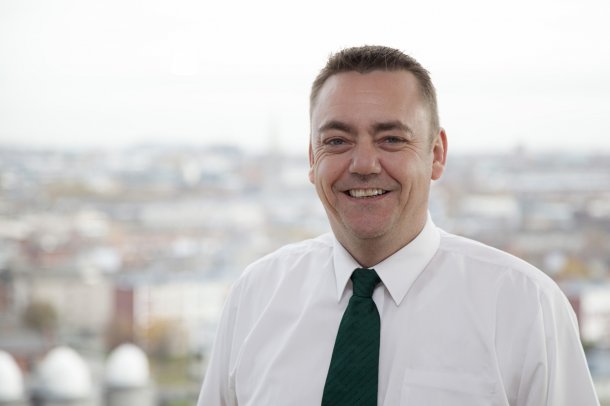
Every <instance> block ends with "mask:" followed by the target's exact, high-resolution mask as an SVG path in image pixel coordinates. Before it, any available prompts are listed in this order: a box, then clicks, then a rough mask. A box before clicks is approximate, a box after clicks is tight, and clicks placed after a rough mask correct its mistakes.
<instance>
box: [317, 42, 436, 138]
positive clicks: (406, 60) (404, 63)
mask: <svg viewBox="0 0 610 406" xmlns="http://www.w3.org/2000/svg"><path fill="white" fill-rule="evenodd" d="M375 70H383V71H397V70H405V71H408V72H411V73H412V74H413V75H414V76H415V78H416V79H417V82H418V83H419V88H420V91H421V94H422V96H423V98H424V101H425V102H426V104H427V106H428V110H429V112H430V124H431V130H432V132H433V133H436V132H437V131H438V130H439V128H440V121H439V116H438V104H437V101H436V90H435V89H434V85H433V84H432V79H430V73H429V72H428V71H427V70H426V69H424V67H423V66H421V65H420V64H419V62H417V61H416V60H415V59H414V58H413V57H411V56H409V55H406V54H405V53H403V52H402V51H399V50H397V49H394V48H389V47H384V46H379V45H365V46H361V47H353V48H346V49H343V50H341V51H339V52H337V53H335V54H332V55H331V56H330V58H329V59H328V62H327V63H326V66H325V67H324V68H323V69H322V70H321V71H320V73H319V74H318V76H317V77H316V79H315V80H314V82H313V84H312V86H311V94H310V96H309V112H310V115H311V112H312V111H313V107H314V104H315V102H316V99H317V98H318V94H319V93H320V89H321V88H322V86H323V85H324V83H325V82H326V80H328V78H330V77H331V76H332V75H336V74H338V73H343V72H353V71H355V72H358V73H369V72H372V71H375Z"/></svg>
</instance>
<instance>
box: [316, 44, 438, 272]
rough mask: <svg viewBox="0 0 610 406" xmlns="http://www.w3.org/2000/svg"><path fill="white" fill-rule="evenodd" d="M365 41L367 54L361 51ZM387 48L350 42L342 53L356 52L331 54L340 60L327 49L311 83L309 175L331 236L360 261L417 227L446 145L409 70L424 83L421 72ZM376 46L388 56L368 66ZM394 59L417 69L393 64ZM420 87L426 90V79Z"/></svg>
mask: <svg viewBox="0 0 610 406" xmlns="http://www.w3.org/2000/svg"><path fill="white" fill-rule="evenodd" d="M369 49H372V51H374V52H372V53H373V54H374V55H375V57H372V56H371V57H370V58H369V57H367V56H366V55H368V50H369ZM390 51H391V50H389V49H388V48H380V47H372V48H371V47H369V48H353V49H351V50H347V51H344V53H345V54H346V55H349V54H360V55H361V57H360V58H355V59H354V58H347V59H345V58H339V59H342V60H343V62H341V63H340V64H337V63H335V62H333V61H334V60H336V59H337V58H338V57H337V56H333V57H332V58H331V62H329V64H328V65H327V67H326V68H325V69H324V70H323V71H322V73H321V74H320V75H319V76H318V79H317V80H316V82H315V83H314V87H313V91H312V105H311V139H310V150H309V160H310V165H311V167H310V172H309V178H310V180H311V182H312V183H313V184H314V185H315V187H316V191H317V193H318V196H319V197H320V200H321V201H322V204H323V205H324V208H325V209H326V213H327V214H328V218H329V221H330V224H331V227H332V229H333V232H334V234H335V236H336V237H337V239H338V240H339V241H340V242H341V243H342V244H343V246H344V247H346V248H347V250H348V251H349V252H350V253H351V254H352V256H354V258H356V260H358V262H359V263H360V264H361V265H362V266H372V265H375V264H376V263H378V262H379V261H380V260H383V259H385V258H387V257H388V256H390V255H391V254H393V253H394V252H396V251H397V250H398V249H400V248H401V247H403V246H405V245H406V244H408V243H409V242H410V241H411V240H412V239H413V238H415V236H416V235H417V234H418V233H419V232H420V231H421V229H422V228H423V226H424V224H425V222H426V216H427V209H428V194H429V189H430V182H431V180H434V179H438V178H439V177H440V176H441V174H442V173H443V170H444V165H445V158H446V151H447V139H446V135H445V132H444V130H442V129H441V128H440V127H438V125H437V124H434V123H435V120H436V121H438V118H437V119H431V112H430V101H429V100H428V99H427V98H426V96H424V95H423V94H424V93H425V91H424V90H422V81H421V79H420V78H419V77H418V76H417V75H420V76H421V75H424V76H425V77H426V78H427V79H426V81H427V83H429V77H428V75H427V73H426V72H425V70H423V68H421V66H420V65H419V64H417V62H415V61H413V60H412V59H411V58H409V57H407V56H406V55H403V54H401V53H399V55H394V54H393V53H391V52H390ZM394 52H398V51H394ZM382 54H392V55H393V56H392V57H391V58H390V57H388V58H386V60H387V61H388V63H387V64H382V65H381V66H382V68H376V67H375V66H379V64H381V61H383V59H382V58H381V56H379V55H382ZM361 60H366V61H365V62H366V63H365V62H359V61H361ZM369 60H372V61H373V62H374V63H372V62H371V63H369V62H367V61H369ZM398 60H400V61H401V64H403V63H408V64H409V66H412V68H413V69H415V70H416V72H417V73H413V70H412V69H405V68H402V67H400V68H394V67H395V66H396V63H397V62H396V61H398ZM346 61H347V62H346ZM349 61H352V62H349ZM329 66H332V73H330V72H331V69H330V68H329ZM362 66H366V68H362V69H361V67H362ZM388 66H391V67H392V69H387V67H388ZM401 66H403V65H401ZM352 67H357V69H351V68H352ZM428 90H429V91H430V92H432V93H431V95H432V96H434V89H433V88H432V85H431V84H430V83H429V89H428ZM432 100H435V99H434V97H433V98H432ZM435 104H436V102H434V105H435Z"/></svg>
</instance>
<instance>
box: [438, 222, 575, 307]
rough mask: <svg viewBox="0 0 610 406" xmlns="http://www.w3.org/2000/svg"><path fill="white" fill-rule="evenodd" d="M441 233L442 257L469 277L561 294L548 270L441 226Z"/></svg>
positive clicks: (548, 293) (518, 287) (499, 284)
mask: <svg viewBox="0 0 610 406" xmlns="http://www.w3.org/2000/svg"><path fill="white" fill-rule="evenodd" d="M440 235H441V242H440V246H439V254H440V256H441V258H443V259H444V260H445V261H448V262H450V263H451V264H452V266H453V267H454V268H458V269H461V270H462V272H464V273H465V274H466V275H467V276H468V277H469V278H471V279H487V280H490V281H492V282H493V283H494V284H495V285H497V286H496V287H500V286H504V287H506V288H511V287H512V288H514V289H519V290H520V291H524V290H531V291H532V293H534V291H535V292H537V293H538V294H543V295H551V296H563V293H561V291H560V289H559V287H558V286H557V284H556V283H555V282H554V281H553V280H552V279H551V278H550V277H549V276H548V275H547V274H545V273H544V272H543V271H541V270H540V269H538V268H536V267H535V266H533V265H532V264H530V263H528V262H526V261H524V260H522V259H520V258H518V257H516V256H514V255H512V254H509V253H507V252H505V251H502V250H499V249H497V248H493V247H490V246H488V245H486V244H483V243H481V242H478V241H475V240H471V239H469V238H465V237H461V236H457V235H454V234H450V233H448V232H445V231H442V230H441V231H440Z"/></svg>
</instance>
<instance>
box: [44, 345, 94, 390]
mask: <svg viewBox="0 0 610 406" xmlns="http://www.w3.org/2000/svg"><path fill="white" fill-rule="evenodd" d="M37 378H38V391H39V393H40V395H41V396H42V397H44V398H47V399H64V400H78V399H86V398H89V397H91V395H92V386H93V385H92V382H91V372H90V371H89V368H88V367H87V365H86V364H85V361H83V359H82V358H81V357H80V355H78V354H77V353H76V351H74V350H73V349H71V348H68V347H57V348H55V349H53V350H51V352H49V353H48V354H47V355H46V357H45V358H44V360H43V361H42V362H41V364H40V366H39V367H38V371H37Z"/></svg>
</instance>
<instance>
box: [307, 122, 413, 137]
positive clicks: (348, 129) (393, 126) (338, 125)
mask: <svg viewBox="0 0 610 406" xmlns="http://www.w3.org/2000/svg"><path fill="white" fill-rule="evenodd" d="M328 130H338V131H343V132H345V133H348V134H355V133H356V130H355V129H354V127H352V126H350V125H349V124H347V123H344V122H343V121H338V120H331V121H329V122H328V123H326V124H324V125H322V126H321V127H320V128H318V133H322V132H324V131H328ZM371 130H372V132H373V133H374V134H377V133H380V132H383V131H392V130H400V131H402V132H405V133H408V134H413V130H411V128H410V127H409V126H408V125H406V124H404V123H403V122H401V121H399V120H392V121H383V122H380V123H375V124H373V125H372V126H371Z"/></svg>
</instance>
